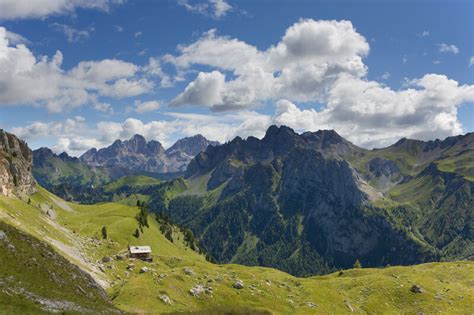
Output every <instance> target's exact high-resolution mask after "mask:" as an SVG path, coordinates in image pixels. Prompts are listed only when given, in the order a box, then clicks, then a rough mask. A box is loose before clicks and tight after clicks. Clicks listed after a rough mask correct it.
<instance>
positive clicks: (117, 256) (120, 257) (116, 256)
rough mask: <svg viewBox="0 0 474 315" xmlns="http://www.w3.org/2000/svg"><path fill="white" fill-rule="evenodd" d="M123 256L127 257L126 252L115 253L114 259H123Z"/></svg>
mask: <svg viewBox="0 0 474 315" xmlns="http://www.w3.org/2000/svg"><path fill="white" fill-rule="evenodd" d="M125 258H127V254H117V255H115V259H117V260H124V259H125Z"/></svg>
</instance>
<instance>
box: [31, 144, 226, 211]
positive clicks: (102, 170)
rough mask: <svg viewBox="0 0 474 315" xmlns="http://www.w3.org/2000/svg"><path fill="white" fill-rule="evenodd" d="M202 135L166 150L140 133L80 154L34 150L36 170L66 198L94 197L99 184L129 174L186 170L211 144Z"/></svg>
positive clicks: (37, 175)
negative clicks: (73, 155) (72, 155)
mask: <svg viewBox="0 0 474 315" xmlns="http://www.w3.org/2000/svg"><path fill="white" fill-rule="evenodd" d="M218 144H219V143H218V142H216V141H209V140H207V139H206V138H205V137H203V136H202V135H195V136H192V137H186V138H183V139H180V140H178V141H177V142H176V143H175V144H173V145H172V146H171V147H170V148H169V149H167V150H165V149H164V147H163V146H162V145H161V143H160V142H158V141H155V140H151V141H149V142H147V141H146V140H145V138H144V137H143V136H141V135H134V136H133V137H132V138H131V139H129V140H125V141H122V140H116V141H115V142H113V143H112V144H111V145H110V146H108V147H105V148H101V149H95V148H93V149H90V150H88V151H87V152H85V153H84V154H83V155H81V156H80V157H79V158H77V157H71V156H69V155H68V154H67V153H66V152H63V153H61V154H59V155H58V154H55V153H54V152H53V151H52V150H51V149H49V148H39V149H37V150H34V151H33V174H34V177H35V178H36V180H37V181H38V182H39V183H40V184H41V185H42V186H43V187H46V188H47V189H49V190H50V191H52V192H54V193H56V194H58V195H59V196H61V197H62V198H65V199H67V200H75V201H79V202H91V201H94V200H95V199H94V198H95V197H94V196H97V193H96V192H95V191H94V189H96V188H97V187H100V186H102V185H105V184H107V183H110V182H111V181H114V180H116V179H119V178H121V177H124V176H130V175H147V176H151V177H156V178H162V179H168V178H172V177H176V176H179V175H180V174H182V173H183V172H184V170H185V169H186V167H187V165H188V164H189V162H190V161H191V160H192V158H193V157H194V156H195V155H197V154H198V153H199V152H201V151H204V150H205V149H206V148H207V146H209V145H218Z"/></svg>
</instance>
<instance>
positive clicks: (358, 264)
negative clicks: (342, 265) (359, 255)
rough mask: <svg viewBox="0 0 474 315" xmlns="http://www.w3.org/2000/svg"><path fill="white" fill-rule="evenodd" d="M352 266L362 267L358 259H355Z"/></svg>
mask: <svg viewBox="0 0 474 315" xmlns="http://www.w3.org/2000/svg"><path fill="white" fill-rule="evenodd" d="M354 268H362V264H361V263H360V261H359V259H356V261H355V263H354Z"/></svg>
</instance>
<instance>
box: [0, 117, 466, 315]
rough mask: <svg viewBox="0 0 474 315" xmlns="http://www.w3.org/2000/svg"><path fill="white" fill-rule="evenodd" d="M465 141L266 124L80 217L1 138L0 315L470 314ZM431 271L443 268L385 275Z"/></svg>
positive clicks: (117, 183) (128, 179) (122, 188)
mask: <svg viewBox="0 0 474 315" xmlns="http://www.w3.org/2000/svg"><path fill="white" fill-rule="evenodd" d="M473 140H474V139H473V134H467V135H463V136H457V137H450V138H447V139H445V140H443V141H440V140H436V141H428V142H423V141H417V140H409V139H402V140H400V141H399V142H397V143H396V144H394V145H393V146H390V147H388V148H384V149H376V150H366V149H362V148H359V147H357V146H355V145H353V144H351V143H350V142H348V141H346V140H345V139H343V138H342V137H340V136H339V135H338V134H337V133H336V132H334V131H328V130H325V131H318V132H314V133H310V132H307V133H303V134H297V133H295V132H294V131H293V130H291V129H289V128H287V127H284V126H282V127H275V126H272V127H271V128H269V129H268V131H267V133H266V135H265V137H264V138H263V139H257V138H253V137H250V138H248V139H246V140H243V139H241V138H236V139H234V140H233V141H231V142H228V143H225V144H223V145H219V146H208V147H207V149H206V150H205V151H204V152H201V153H199V154H198V155H197V156H196V157H195V158H194V159H193V160H192V161H191V163H190V164H189V166H188V168H187V170H186V172H185V174H184V176H180V177H177V178H174V179H171V180H159V179H156V178H152V177H147V176H144V175H139V176H136V175H127V176H124V177H120V178H118V179H116V180H109V179H104V181H105V184H103V185H102V186H99V187H94V188H92V187H89V188H90V189H91V191H93V192H95V193H97V192H98V195H97V196H96V197H98V198H99V197H104V196H102V195H101V194H102V193H106V195H105V196H107V198H108V196H109V195H107V194H113V200H111V201H113V202H101V203H97V204H93V205H83V204H78V203H74V202H67V201H65V200H62V199H61V198H59V197H58V196H56V195H54V194H52V193H50V192H48V191H47V190H45V189H44V188H43V187H41V186H40V185H38V184H37V183H36V181H35V179H34V178H33V175H32V171H34V167H33V169H32V160H33V153H32V152H31V150H30V149H29V148H28V146H27V144H26V143H25V142H23V141H21V140H19V139H18V138H16V137H15V136H14V135H12V134H9V133H6V132H4V131H1V132H0V170H1V171H2V176H0V187H1V188H2V190H1V191H0V249H1V251H2V253H4V254H2V255H0V276H1V279H0V312H7V313H15V314H16V313H18V314H25V313H27V314H30V313H35V314H36V313H39V314H43V313H53V312H54V313H58V312H63V313H101V314H117V313H120V312H127V313H170V312H202V313H206V314H207V313H217V314H220V313H229V312H230V313H236V314H280V313H281V314H308V313H314V312H321V313H337V314H340V313H341V314H342V313H349V312H360V313H378V312H381V313H400V312H406V313H419V312H424V313H435V312H441V313H459V314H466V313H469V311H470V309H471V308H472V303H474V296H473V295H472V289H471V288H472V274H473V268H474V265H473V263H472V259H473V239H472V225H473V218H472V215H473V213H472V212H473V209H474V207H473V198H472V192H473V176H472V175H473V169H474V165H473V161H474V160H473V159H472V157H473ZM42 151H43V152H42V153H43V155H42V158H43V159H39V161H38V163H44V164H46V165H49V164H48V163H49V162H53V163H52V164H50V165H52V166H55V167H61V165H59V164H55V163H58V161H61V162H62V163H65V165H66V166H67V167H71V165H75V166H77V165H81V167H82V166H84V165H86V164H85V163H83V162H81V161H80V160H79V159H78V158H73V157H69V156H67V155H65V154H60V155H55V154H52V152H49V151H48V150H46V149H43V150H42ZM66 166H64V165H62V167H66ZM86 166H87V167H88V168H86V169H85V170H84V169H78V173H81V172H82V173H83V174H87V172H88V171H91V172H92V174H95V173H94V169H93V168H94V167H95V166H89V165H86ZM97 168H101V166H97ZM69 171H71V173H69V174H72V175H73V174H74V170H73V168H70V169H69ZM57 179H58V180H64V181H65V182H67V179H62V178H61V177H60V176H58V178H57ZM86 182H87V181H86ZM87 185H89V184H87ZM89 186H90V185H89ZM132 198H135V199H132ZM131 201H133V202H131ZM138 201H140V202H138ZM144 201H146V202H147V204H148V205H149V207H147V206H145V205H144V203H143V202H144ZM138 204H139V205H140V207H137V206H136V205H138ZM147 208H149V209H150V210H151V211H152V212H151V213H147V212H146V209H147ZM153 212H155V213H156V215H155V214H154V213H153ZM190 229H191V230H190ZM130 244H134V245H147V246H150V247H151V248H152V250H153V253H152V257H153V262H143V261H140V260H137V259H134V258H132V257H128V255H127V246H129V245H130ZM439 260H446V261H451V260H455V261H454V262H436V263H429V264H420V265H416V266H409V267H401V266H395V267H390V266H388V265H395V264H397V265H398V264H410V265H411V264H417V263H422V262H428V261H439ZM461 260H471V261H461ZM212 261H217V262H219V263H220V264H214V263H212ZM222 262H232V263H234V264H230V265H226V264H221V263H222ZM235 263H238V264H235ZM245 265H258V266H274V267H278V269H280V270H286V271H289V272H291V273H292V274H294V275H308V274H319V273H328V272H331V271H334V270H337V272H334V273H331V274H327V275H324V276H316V277H307V278H301V277H295V276H292V275H290V274H287V273H285V272H282V271H280V270H276V269H270V268H263V267H248V266H245ZM353 265H354V266H355V268H352V266H353ZM361 266H363V267H373V266H377V267H379V268H361ZM340 269H344V270H340Z"/></svg>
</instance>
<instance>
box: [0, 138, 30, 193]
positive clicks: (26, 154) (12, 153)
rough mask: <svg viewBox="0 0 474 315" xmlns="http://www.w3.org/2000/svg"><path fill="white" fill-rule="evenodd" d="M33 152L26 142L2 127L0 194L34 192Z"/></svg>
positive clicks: (0, 142) (0, 140)
mask: <svg viewBox="0 0 474 315" xmlns="http://www.w3.org/2000/svg"><path fill="white" fill-rule="evenodd" d="M32 163H33V154H32V152H31V150H30V148H29V147H28V145H27V144H26V142H24V141H22V140H20V139H18V138H17V137H16V136H15V135H13V134H11V133H8V132H6V131H4V130H3V129H0V194H2V195H5V196H12V195H14V194H33V193H35V192H36V187H35V185H36V181H35V179H34V178H33V175H32V173H31V168H32Z"/></svg>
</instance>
